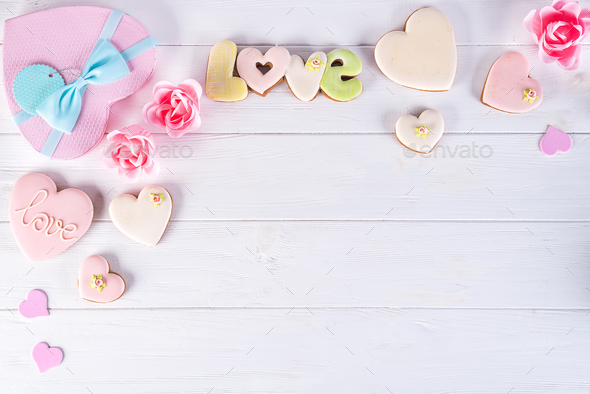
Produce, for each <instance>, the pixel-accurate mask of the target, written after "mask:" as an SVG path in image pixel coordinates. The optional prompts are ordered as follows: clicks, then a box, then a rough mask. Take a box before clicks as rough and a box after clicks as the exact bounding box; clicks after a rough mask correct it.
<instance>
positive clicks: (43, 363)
mask: <svg viewBox="0 0 590 394" xmlns="http://www.w3.org/2000/svg"><path fill="white" fill-rule="evenodd" d="M63 359H64V353H63V352H62V350H61V349H60V348H58V347H50V346H49V345H48V344H46V343H45V342H40V343H38V344H36V345H35V347H34V348H33V361H35V364H37V368H39V372H41V373H43V372H45V371H47V370H48V369H50V368H53V367H57V366H58V365H59V364H61V362H62V360H63Z"/></svg>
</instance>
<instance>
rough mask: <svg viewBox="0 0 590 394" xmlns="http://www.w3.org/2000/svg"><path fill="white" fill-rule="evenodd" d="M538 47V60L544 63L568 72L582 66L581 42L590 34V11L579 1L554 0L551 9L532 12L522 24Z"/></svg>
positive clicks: (544, 8)
mask: <svg viewBox="0 0 590 394" xmlns="http://www.w3.org/2000/svg"><path fill="white" fill-rule="evenodd" d="M523 25H524V28H525V29H526V30H527V31H529V32H530V33H532V35H533V37H534V38H535V41H536V42H537V44H539V57H540V58H541V60H542V61H543V62H545V63H552V62H554V61H556V60H557V64H558V65H559V66H560V67H561V68H563V69H565V70H575V69H577V68H578V67H580V63H581V60H580V53H581V52H582V46H581V43H582V41H583V40H584V39H585V38H586V36H587V35H588V34H589V33H590V8H584V9H582V7H580V4H579V2H578V0H554V1H553V4H552V5H551V6H550V7H549V6H547V7H543V8H542V9H541V10H540V11H539V10H532V11H531V12H530V13H529V14H528V15H527V17H526V18H525V19H524V22H523Z"/></svg>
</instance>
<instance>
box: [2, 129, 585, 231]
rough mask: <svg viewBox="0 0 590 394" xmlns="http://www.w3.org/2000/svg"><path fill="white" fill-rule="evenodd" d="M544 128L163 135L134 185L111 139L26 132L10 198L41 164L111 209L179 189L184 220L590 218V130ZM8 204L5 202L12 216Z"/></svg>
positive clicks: (11, 149) (13, 166)
mask: <svg viewBox="0 0 590 394" xmlns="http://www.w3.org/2000/svg"><path fill="white" fill-rule="evenodd" d="M540 137H541V136H539V135H533V134H531V135H526V134H520V135H511V136H508V135H489V134H485V135H477V134H467V135H465V134H462V135H460V134H454V135H445V136H443V138H442V139H441V141H440V143H439V145H438V146H437V148H436V149H435V151H434V153H432V154H431V155H428V156H421V155H417V154H416V155H414V154H413V152H409V151H408V150H405V149H403V147H402V145H401V144H400V143H399V142H398V141H397V139H396V138H395V137H394V136H392V135H361V134H354V135H325V134H323V135H294V134H290V135H190V136H184V137H183V138H182V139H180V140H173V139H171V138H169V137H167V136H163V135H162V136H158V137H157V138H156V142H157V144H158V145H159V146H160V147H159V151H158V152H157V153H156V156H158V159H159V160H160V161H161V164H162V171H161V173H160V175H158V176H157V177H155V178H150V177H148V176H145V175H144V176H143V177H142V179H141V181H140V182H139V184H137V185H129V184H125V183H123V182H121V181H120V180H119V177H118V175H117V172H116V171H115V170H114V169H106V168H103V167H102V165H101V164H100V162H99V158H100V155H101V154H102V153H101V152H102V149H103V148H104V147H105V146H106V144H107V142H106V140H103V142H102V144H101V145H99V147H98V148H97V149H95V150H94V151H92V152H90V153H89V154H87V155H86V156H84V157H82V158H80V159H77V160H72V161H59V160H47V159H46V158H45V157H43V156H41V155H39V154H37V153H36V152H34V151H32V150H31V149H28V146H27V143H26V142H25V141H24V139H23V138H21V137H20V136H19V135H2V136H0V146H3V147H4V149H3V150H2V152H3V154H2V155H1V156H0V168H1V169H2V171H1V172H0V199H3V200H4V201H8V198H9V195H10V192H11V190H12V185H13V184H14V182H15V181H16V180H17V179H18V178H20V177H21V176H22V175H24V174H26V173H28V172H37V171H40V172H43V173H46V174H47V175H49V176H51V177H52V178H53V179H54V180H55V181H56V182H57V185H58V188H60V189H63V188H67V187H76V188H79V189H82V190H84V191H85V192H86V193H88V194H89V196H90V198H91V199H92V201H93V202H94V205H95V218H96V219H100V220H108V218H109V217H108V204H109V203H110V201H111V200H112V199H113V198H115V197H116V196H117V195H119V194H122V193H132V194H137V193H138V192H139V191H140V190H141V188H143V187H144V186H147V185H149V184H151V183H154V182H157V183H158V184H159V185H161V186H163V187H165V188H167V189H168V190H169V192H170V193H171V195H172V196H173V198H174V203H175V206H174V212H173V214H172V218H173V219H175V220H201V219H206V220H210V219H213V220H220V219H221V220H225V219H278V220H280V219H289V218H296V219H348V218H354V219H377V220H400V219H403V220H432V219H436V220H460V219H461V220H465V219H469V220H481V219H486V220H536V219H538V220H589V219H590V209H589V206H588V198H589V197H590V190H589V189H588V188H585V187H582V188H581V187H580V185H585V184H588V182H589V181H590V173H589V172H588V171H587V163H588V159H587V156H586V155H585V154H584V152H585V151H586V150H588V149H590V137H589V136H587V135H577V134H576V135H573V140H574V145H573V148H572V150H571V152H570V153H568V154H565V155H563V154H561V155H557V156H554V157H550V156H545V155H544V154H543V153H542V152H541V151H540V150H539V146H538V144H539V140H540ZM173 144H176V148H173ZM182 146H184V148H182ZM174 152H175V153H174ZM191 152H192V156H190V157H186V158H185V157H182V156H181V155H184V156H188V155H189V154H191ZM435 154H436V157H435ZM482 154H483V156H485V157H487V156H488V155H490V154H491V157H489V158H485V157H482V156H481V155H482ZM173 155H176V157H167V156H173ZM452 155H454V156H453V157H451V156H452ZM162 156H163V157H162ZM467 156H470V157H467ZM475 156H477V157H475ZM98 180H100V181H98ZM6 210H7V206H6V205H2V204H0V217H1V218H6V217H7V211H6Z"/></svg>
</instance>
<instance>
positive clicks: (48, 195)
mask: <svg viewBox="0 0 590 394" xmlns="http://www.w3.org/2000/svg"><path fill="white" fill-rule="evenodd" d="M8 207H9V208H8V210H9V214H10V225H11V226H12V232H13V233H14V236H15V237H16V241H17V242H18V246H19V247H20V249H21V251H22V252H23V253H24V255H25V256H26V257H27V258H28V259H29V260H30V261H33V262H38V261H43V260H46V259H50V258H52V257H54V256H57V255H58V254H60V253H61V252H63V251H64V250H66V249H67V248H69V247H70V246H72V245H73V244H74V243H76V242H77V241H78V240H79V239H80V237H82V236H83V235H84V234H85V233H86V231H88V228H89V227H90V223H92V217H93V216H94V208H93V206H92V201H91V200H90V198H89V197H88V196H87V195H86V193H84V192H83V191H81V190H78V189H65V190H62V191H60V192H58V191H57V187H56V186H55V183H54V182H53V181H52V180H51V178H49V177H48V176H46V175H43V174H27V175H25V176H23V177H21V178H20V179H19V180H18V181H16V183H15V184H14V187H13V189H12V193H11V194H10V202H9V204H8Z"/></svg>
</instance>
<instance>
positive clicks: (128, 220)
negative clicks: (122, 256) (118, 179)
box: [109, 185, 172, 246]
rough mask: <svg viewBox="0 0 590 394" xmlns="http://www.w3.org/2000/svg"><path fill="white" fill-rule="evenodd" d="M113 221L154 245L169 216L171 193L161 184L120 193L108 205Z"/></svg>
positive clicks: (162, 231)
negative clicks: (138, 191)
mask: <svg viewBox="0 0 590 394" xmlns="http://www.w3.org/2000/svg"><path fill="white" fill-rule="evenodd" d="M109 214H110V215H111V219H112V220H113V224H114V225H115V226H116V227H117V228H118V229H119V230H121V232H122V233H123V234H125V235H126V236H128V237H129V238H131V239H133V240H134V241H137V242H139V243H142V244H144V245H148V246H155V245H156V244H157V243H158V242H159V241H160V238H162V235H163V234H164V231H166V227H168V222H169V221H170V216H172V197H170V194H169V193H168V191H167V190H166V189H164V188H163V187H160V186H155V185H152V186H147V187H145V188H144V189H143V190H142V191H141V192H140V193H139V195H138V196H137V198H136V197H135V196H134V195H131V194H122V195H120V196H118V197H116V198H115V199H114V200H113V201H112V202H111V205H110V206H109Z"/></svg>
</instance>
